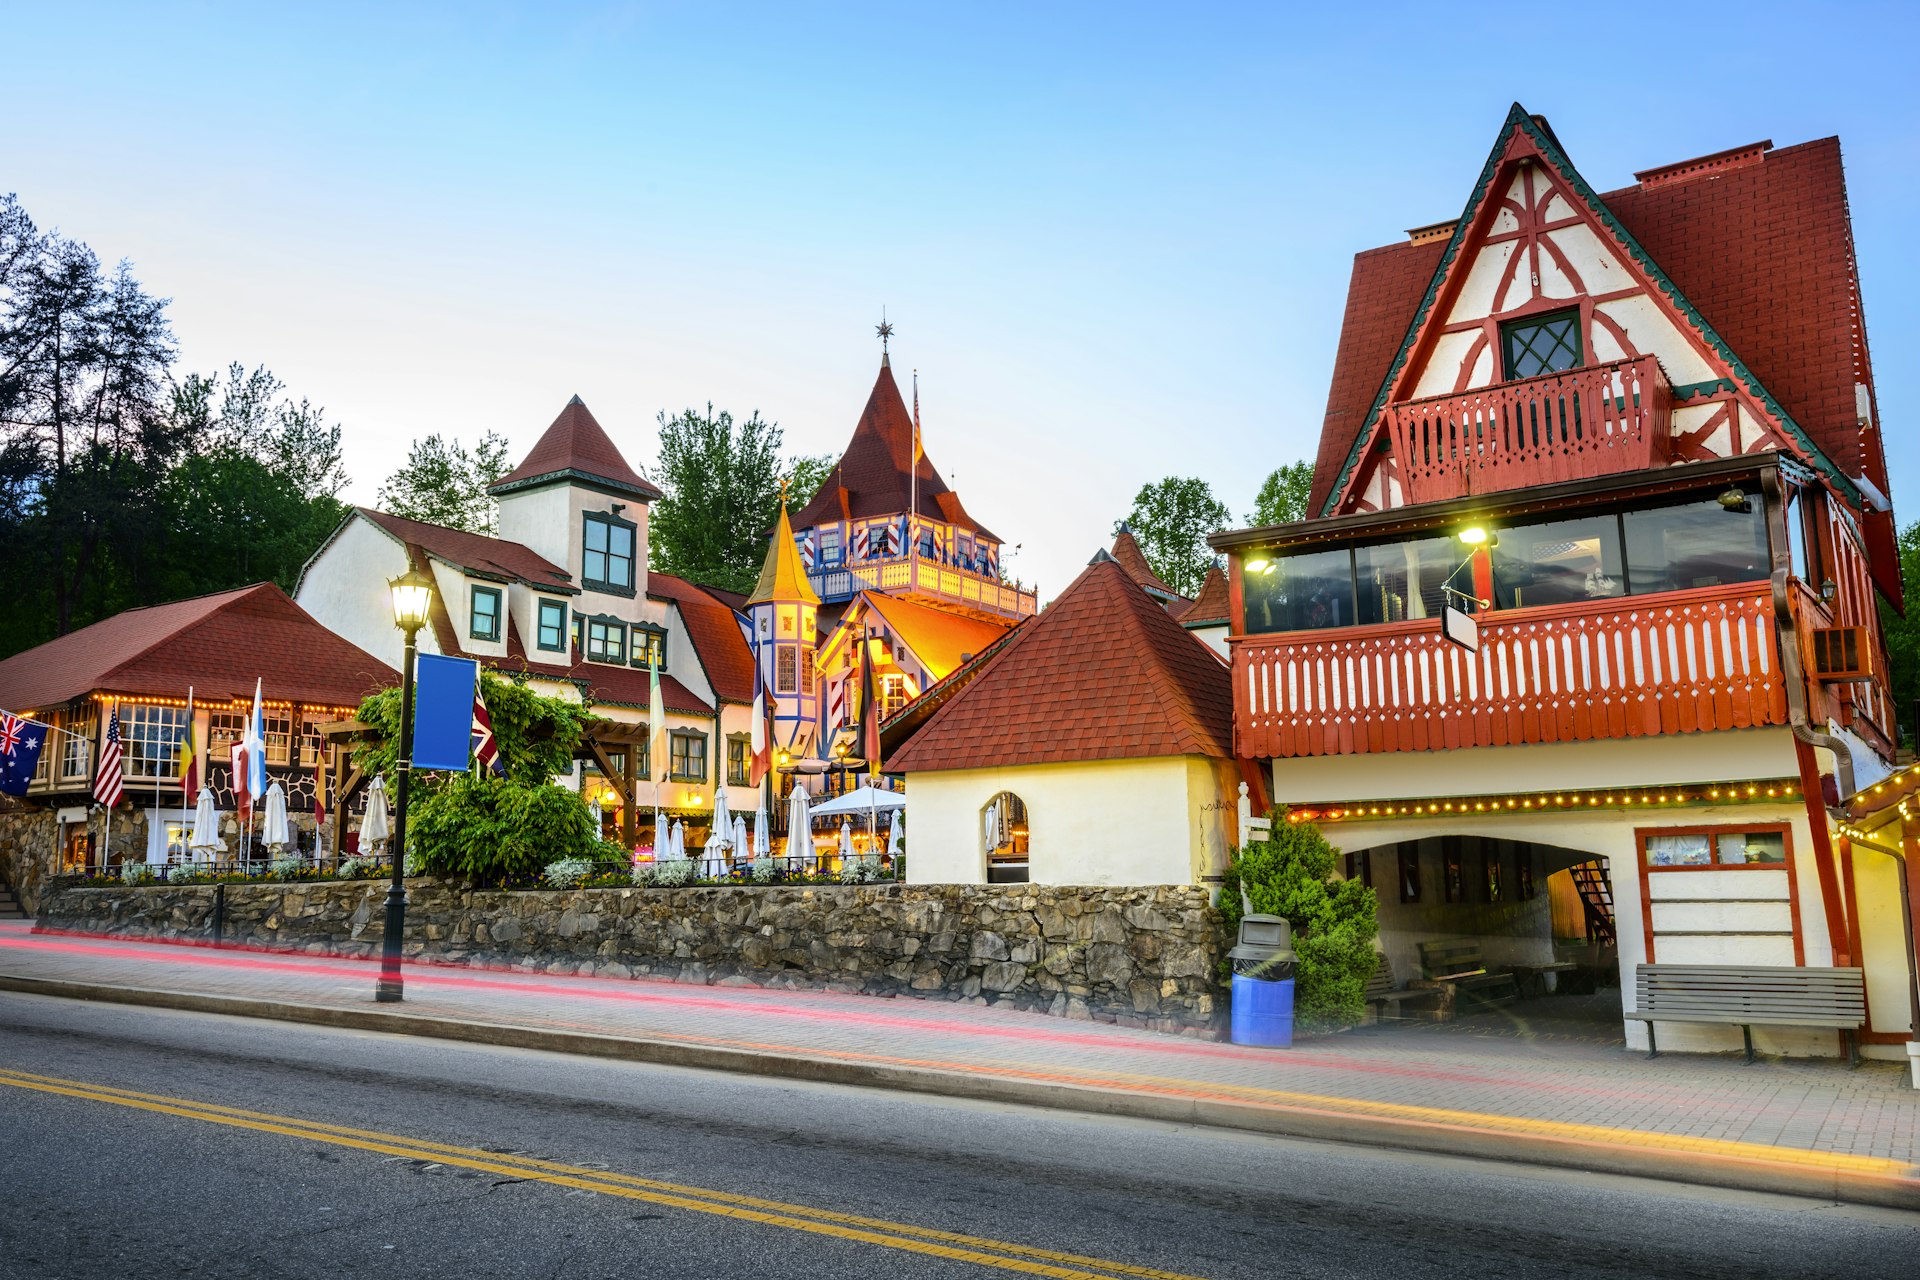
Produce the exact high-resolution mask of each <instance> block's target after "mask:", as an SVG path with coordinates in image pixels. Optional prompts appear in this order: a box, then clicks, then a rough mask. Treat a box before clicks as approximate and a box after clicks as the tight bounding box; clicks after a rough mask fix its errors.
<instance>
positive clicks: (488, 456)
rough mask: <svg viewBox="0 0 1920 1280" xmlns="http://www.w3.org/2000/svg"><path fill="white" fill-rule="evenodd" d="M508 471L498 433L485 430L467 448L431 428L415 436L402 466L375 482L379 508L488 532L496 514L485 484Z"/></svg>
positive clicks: (492, 530)
mask: <svg viewBox="0 0 1920 1280" xmlns="http://www.w3.org/2000/svg"><path fill="white" fill-rule="evenodd" d="M512 469H513V468H512V467H510V466H509V465H508V464H507V438H506V437H505V436H503V435H500V434H499V433H498V432H494V431H489V432H487V433H486V434H485V435H483V436H481V437H480V442H479V443H478V444H476V445H474V447H473V448H472V449H471V450H469V449H468V448H467V447H466V446H465V445H463V444H461V443H460V442H459V441H458V440H453V439H448V438H446V437H444V436H442V435H440V434H439V433H438V432H435V433H434V434H433V435H430V436H422V437H421V438H420V439H418V440H415V441H414V442H413V447H412V448H411V449H409V450H408V451H407V462H406V465H405V466H403V467H401V468H400V469H399V470H398V471H396V472H394V473H393V474H392V475H390V476H388V477H387V482H386V483H385V484H383V485H381V486H380V496H379V499H378V501H379V504H380V509H381V510H382V511H389V512H392V513H393V514H394V515H396V516H405V517H406V518H407V519H409V520H420V521H424V522H425V523H427V524H438V525H445V526H446V527H447V528H449V529H465V530H466V531H467V532H468V533H484V534H493V533H496V532H498V530H499V523H500V512H499V508H498V506H496V505H495V503H494V500H493V495H491V494H489V493H488V492H487V486H488V485H490V484H492V483H493V482H494V481H495V480H498V479H499V478H500V477H501V476H503V475H505V474H506V473H507V472H508V471H511V470H512Z"/></svg>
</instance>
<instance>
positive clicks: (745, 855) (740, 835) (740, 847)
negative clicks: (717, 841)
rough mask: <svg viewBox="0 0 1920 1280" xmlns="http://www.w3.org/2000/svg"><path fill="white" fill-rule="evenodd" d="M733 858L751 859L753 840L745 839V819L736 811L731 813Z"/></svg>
mask: <svg viewBox="0 0 1920 1280" xmlns="http://www.w3.org/2000/svg"><path fill="white" fill-rule="evenodd" d="M733 860H734V861H735V862H751V861H753V842H752V841H750V840H748V839H747V820H746V819H745V818H744V817H742V816H741V815H739V814H737V813H736V814H734V815H733Z"/></svg>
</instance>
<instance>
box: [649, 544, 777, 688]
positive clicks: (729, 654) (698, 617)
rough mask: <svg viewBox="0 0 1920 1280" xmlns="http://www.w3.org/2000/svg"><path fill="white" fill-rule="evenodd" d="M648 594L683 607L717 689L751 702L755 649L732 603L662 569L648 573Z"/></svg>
mask: <svg viewBox="0 0 1920 1280" xmlns="http://www.w3.org/2000/svg"><path fill="white" fill-rule="evenodd" d="M647 594H648V595H649V596H651V597H652V598H654V599H656V600H670V601H672V602H673V603H674V605H676V606H677V607H678V608H679V610H680V617H681V618H682V619H683V620H684V621H685V622H686V624H687V634H688V635H689V636H690V637H692V639H693V647H694V650H695V651H696V652H697V653H698V655H699V658H700V665H701V666H702V667H704V668H705V669H706V673H707V680H708V681H709V682H710V683H711V684H712V685H713V691H714V692H715V693H716V694H718V695H719V696H720V697H721V699H723V700H724V701H727V702H737V703H739V704H740V705H742V706H749V705H751V704H752V702H753V650H752V649H749V648H748V647H747V637H746V635H745V634H744V633H743V632H742V631H741V630H740V620H739V615H738V614H736V613H734V611H733V608H732V606H730V605H727V604H725V603H723V602H722V601H720V600H718V599H716V598H715V595H714V593H712V592H710V591H708V590H707V589H706V588H705V587H700V586H696V585H694V584H693V583H691V582H688V581H687V580H686V579H685V578H678V577H675V576H674V575H673V574H670V573H661V572H660V571H659V570H658V569H655V570H652V571H650V572H649V573H648V574H647Z"/></svg>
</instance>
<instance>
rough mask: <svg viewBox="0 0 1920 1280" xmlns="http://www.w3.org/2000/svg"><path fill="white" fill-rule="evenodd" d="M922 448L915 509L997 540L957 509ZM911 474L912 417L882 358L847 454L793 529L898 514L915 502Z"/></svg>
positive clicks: (955, 498) (955, 499) (956, 497)
mask: <svg viewBox="0 0 1920 1280" xmlns="http://www.w3.org/2000/svg"><path fill="white" fill-rule="evenodd" d="M924 444H925V442H924V441H923V442H922V446H923V447H922V450H921V454H920V466H919V472H920V491H919V505H918V507H917V508H915V509H917V510H918V511H920V512H921V513H922V514H923V515H927V516H936V517H938V518H939V519H941V520H944V521H946V522H947V523H948V524H952V525H957V526H958V527H960V528H962V529H968V530H971V531H972V532H974V533H977V534H980V535H981V536H982V537H985V538H988V539H991V540H992V541H994V542H998V541H999V540H1000V539H999V538H998V537H996V536H995V535H994V534H992V533H990V532H989V531H987V530H986V529H983V528H981V526H980V524H979V523H978V522H977V521H976V520H974V518H973V517H972V516H970V515H968V514H967V509H966V508H965V507H963V506H961V505H960V495H958V494H956V493H954V492H953V491H952V490H951V489H949V488H947V482H946V481H945V480H943V479H941V478H940V473H939V472H938V471H936V470H934V466H933V462H932V460H931V459H929V458H928V457H927V455H926V452H925V448H924ZM913 473H914V465H913V417H912V415H910V414H909V413H908V412H907V404H906V401H904V400H902V399H901V398H900V388H899V386H898V385H897V384H896V383H895V382H894V380H893V370H892V369H891V368H890V367H889V366H888V364H887V362H886V361H885V360H882V361H881V362H880V376H879V377H877V378H875V379H874V381H873V392H872V394H871V395H869V396H868V397H867V407H866V408H865V409H864V410H863V411H862V412H861V414H860V421H859V423H858V424H857V425H856V426H855V427H854V429H853V439H851V440H849V441H848V442H847V451H846V452H845V453H843V454H841V455H840V462H839V464H838V465H837V466H835V467H834V469H833V471H832V473H831V474H829V475H828V476H827V478H826V480H825V482H823V483H822V484H821V486H820V491H819V492H818V493H816V494H814V495H813V500H812V501H811V502H809V503H807V505H806V506H805V507H804V508H803V509H802V510H801V512H800V514H799V515H797V516H795V517H794V518H793V526H794V528H796V529H810V528H812V527H813V526H814V525H818V524H828V523H832V522H834V521H839V520H849V519H851V520H864V519H867V518H869V517H872V516H889V515H902V514H904V513H905V512H906V511H907V510H908V509H909V507H910V506H912V504H913V501H914V497H913Z"/></svg>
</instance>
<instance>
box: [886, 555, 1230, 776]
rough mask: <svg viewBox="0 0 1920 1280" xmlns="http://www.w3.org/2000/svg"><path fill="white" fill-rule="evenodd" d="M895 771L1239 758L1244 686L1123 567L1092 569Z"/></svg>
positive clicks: (892, 765) (908, 749)
mask: <svg viewBox="0 0 1920 1280" xmlns="http://www.w3.org/2000/svg"><path fill="white" fill-rule="evenodd" d="M1016 634H1017V639H1016V640H1015V641H1014V642H1012V643H1010V644H1008V645H1007V646H1006V647H1005V648H1003V649H1002V650H1001V651H1000V652H999V653H998V654H997V655H995V656H994V658H993V660H992V661H991V662H990V663H989V664H988V665H987V666H986V668H985V669H984V670H982V671H981V672H980V674H979V675H977V676H976V677H974V679H973V681H972V683H970V684H969V685H967V687H966V688H964V689H962V690H961V691H960V692H959V693H957V694H955V695H954V696H953V698H952V700H951V701H949V702H948V703H947V704H946V705H945V706H943V707H942V708H940V710H939V711H938V712H937V713H936V714H935V715H934V717H933V719H932V720H930V721H929V722H928V723H927V725H926V727H925V728H923V729H921V730H920V731H919V732H918V733H916V734H915V735H914V736H913V738H912V740H911V741H910V742H908V743H907V745H906V746H905V748H903V749H902V750H901V752H900V754H899V756H898V757H896V758H894V759H890V760H888V761H887V768H888V769H889V770H900V771H903V772H909V773H911V772H915V771H920V770H934V769H982V768H992V767H1001V766H1009V765H1026V764H1050V763H1059V762H1066V761H1087V760H1117V759H1137V758H1142V757H1148V756H1186V755H1199V756H1213V757H1217V758H1222V759H1226V758H1231V757H1232V755H1233V680H1232V677H1231V675H1230V673H1229V671H1228V669H1227V666H1226V664H1225V663H1223V662H1222V661H1221V660H1220V659H1219V657H1218V656H1217V655H1216V654H1215V653H1214V652H1213V651H1212V650H1211V649H1209V648H1208V647H1207V646H1206V645H1205V644H1204V643H1202V642H1201V641H1200V640H1198V639H1196V638H1195V637H1194V636H1192V635H1191V634H1189V633H1188V632H1187V631H1186V630H1184V629H1183V628H1182V627H1181V626H1180V624H1179V623H1177V622H1175V621H1174V620H1173V619H1172V618H1170V617H1168V616H1167V612H1166V610H1165V609H1164V608H1162V607H1161V606H1160V605H1159V604H1158V603H1157V602H1156V601H1155V600H1154V599H1153V598H1152V597H1150V596H1148V595H1147V593H1146V592H1145V591H1143V590H1141V588H1140V587H1139V585H1138V584H1137V583H1135V582H1134V581H1133V580H1132V579H1131V578H1129V577H1128V576H1127V574H1126V573H1125V571H1124V570H1122V569H1121V567H1120V566H1119V565H1118V564H1117V563H1115V562H1113V561H1111V560H1101V561H1097V562H1095V563H1094V564H1092V565H1089V566H1088V567H1087V569H1086V570H1085V571H1084V572H1083V573H1081V575H1080V576H1079V577H1078V578H1076V579H1074V581H1073V585H1071V586H1069V587H1068V588H1067V589H1066V590H1065V591H1064V592H1062V593H1061V595H1060V598H1059V599H1057V600H1055V601H1054V602H1053V603H1052V604H1051V605H1049V606H1048V607H1047V609H1046V611H1045V612H1044V613H1041V614H1039V615H1038V616H1037V617H1035V618H1033V619H1032V620H1030V621H1029V622H1027V623H1026V624H1025V625H1024V626H1022V627H1021V628H1020V630H1019V632H1018V633H1016Z"/></svg>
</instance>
